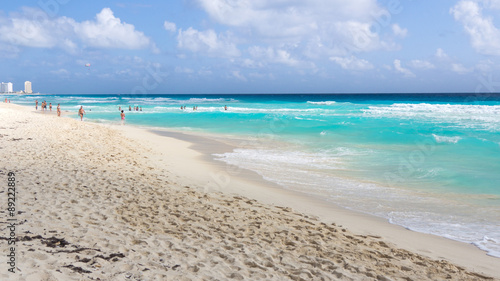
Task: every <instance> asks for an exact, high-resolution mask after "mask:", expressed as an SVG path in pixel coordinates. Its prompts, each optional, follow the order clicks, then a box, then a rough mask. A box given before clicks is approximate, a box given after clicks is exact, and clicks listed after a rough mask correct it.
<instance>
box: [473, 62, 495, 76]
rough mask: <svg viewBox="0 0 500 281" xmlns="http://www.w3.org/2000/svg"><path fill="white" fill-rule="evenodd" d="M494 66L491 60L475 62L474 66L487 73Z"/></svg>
mask: <svg viewBox="0 0 500 281" xmlns="http://www.w3.org/2000/svg"><path fill="white" fill-rule="evenodd" d="M494 66H495V63H493V61H491V60H482V61H480V62H479V63H477V64H476V67H475V68H476V69H477V70H479V71H480V72H482V73H488V72H491V71H493V68H494Z"/></svg>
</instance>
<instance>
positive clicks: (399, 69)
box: [394, 60, 415, 77]
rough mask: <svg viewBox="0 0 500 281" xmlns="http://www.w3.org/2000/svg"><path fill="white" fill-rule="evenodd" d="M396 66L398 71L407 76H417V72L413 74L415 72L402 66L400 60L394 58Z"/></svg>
mask: <svg viewBox="0 0 500 281" xmlns="http://www.w3.org/2000/svg"><path fill="white" fill-rule="evenodd" d="M394 68H395V69H396V71H398V72H400V73H402V74H403V75H404V76H405V77H415V74H413V72H411V71H410V70H409V69H406V68H404V67H402V66H401V61H400V60H394Z"/></svg>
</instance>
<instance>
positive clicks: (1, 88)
mask: <svg viewBox="0 0 500 281" xmlns="http://www.w3.org/2000/svg"><path fill="white" fill-rule="evenodd" d="M13 92H14V90H13V86H12V83H11V82H8V83H4V82H2V83H1V84H0V93H13Z"/></svg>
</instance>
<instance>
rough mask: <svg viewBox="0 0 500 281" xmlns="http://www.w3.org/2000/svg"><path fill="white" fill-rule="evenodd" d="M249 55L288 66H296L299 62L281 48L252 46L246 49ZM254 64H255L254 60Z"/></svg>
mask: <svg viewBox="0 0 500 281" xmlns="http://www.w3.org/2000/svg"><path fill="white" fill-rule="evenodd" d="M248 52H249V53H250V55H251V56H252V57H253V58H255V59H258V60H260V61H266V62H271V63H280V64H285V65H288V66H297V65H299V64H301V62H300V61H299V60H297V59H295V58H293V56H292V55H291V54H290V52H288V51H286V50H283V49H274V48H272V47H267V48H263V47H258V46H253V47H250V48H249V49H248ZM254 64H256V63H255V62H254Z"/></svg>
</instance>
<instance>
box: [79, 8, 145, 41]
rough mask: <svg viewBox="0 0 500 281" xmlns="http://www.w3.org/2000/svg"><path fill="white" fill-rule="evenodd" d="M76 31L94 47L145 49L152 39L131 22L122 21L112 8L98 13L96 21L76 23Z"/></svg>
mask: <svg viewBox="0 0 500 281" xmlns="http://www.w3.org/2000/svg"><path fill="white" fill-rule="evenodd" d="M75 32H76V33H77V35H78V36H79V37H80V38H81V39H82V41H83V42H84V43H85V44H87V45H89V46H92V47H102V48H123V49H143V48H147V47H149V46H150V45H151V40H150V39H149V38H148V37H147V36H145V35H144V33H143V32H140V31H137V30H135V27H134V26H133V25H131V24H128V23H125V22H123V23H122V22H121V20H120V19H119V18H116V17H115V16H114V14H113V11H111V9H110V8H104V9H102V11H101V12H100V13H99V14H97V16H96V20H95V21H84V22H82V23H81V24H78V25H76V27H75Z"/></svg>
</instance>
